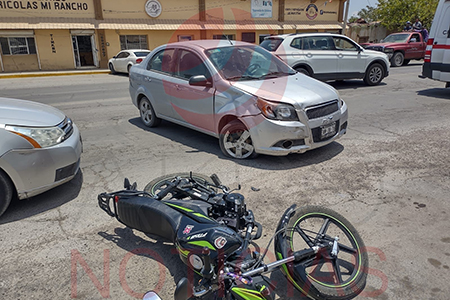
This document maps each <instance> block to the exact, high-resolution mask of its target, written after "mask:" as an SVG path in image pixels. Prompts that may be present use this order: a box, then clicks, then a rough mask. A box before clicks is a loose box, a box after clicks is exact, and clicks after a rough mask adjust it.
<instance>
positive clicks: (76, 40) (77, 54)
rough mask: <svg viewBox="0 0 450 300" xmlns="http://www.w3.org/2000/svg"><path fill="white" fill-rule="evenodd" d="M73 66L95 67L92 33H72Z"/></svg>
mask: <svg viewBox="0 0 450 300" xmlns="http://www.w3.org/2000/svg"><path fill="white" fill-rule="evenodd" d="M72 44H73V54H74V59H75V67H76V68H83V67H97V64H98V62H97V59H96V58H97V57H96V55H95V53H96V51H95V47H94V36H93V35H72Z"/></svg>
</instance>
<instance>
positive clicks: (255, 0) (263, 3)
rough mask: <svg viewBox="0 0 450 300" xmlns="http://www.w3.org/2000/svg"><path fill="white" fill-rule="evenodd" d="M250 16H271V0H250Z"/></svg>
mask: <svg viewBox="0 0 450 300" xmlns="http://www.w3.org/2000/svg"><path fill="white" fill-rule="evenodd" d="M251 10H252V18H272V0H252V8H251Z"/></svg>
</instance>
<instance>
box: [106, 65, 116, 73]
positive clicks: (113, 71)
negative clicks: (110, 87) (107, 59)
mask: <svg viewBox="0 0 450 300" xmlns="http://www.w3.org/2000/svg"><path fill="white" fill-rule="evenodd" d="M108 66H109V70H110V71H111V73H113V74H116V70H115V69H114V66H113V64H112V63H109V64H108Z"/></svg>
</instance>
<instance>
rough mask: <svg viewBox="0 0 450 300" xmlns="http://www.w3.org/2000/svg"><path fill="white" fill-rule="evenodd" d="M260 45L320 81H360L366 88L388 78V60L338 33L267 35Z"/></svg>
mask: <svg viewBox="0 0 450 300" xmlns="http://www.w3.org/2000/svg"><path fill="white" fill-rule="evenodd" d="M260 46H261V47H263V48H265V49H266V50H269V51H271V52H272V53H274V54H275V55H277V56H278V57H279V58H281V59H282V60H284V61H285V62H286V63H287V64H288V65H289V66H291V67H292V68H294V69H295V70H297V71H298V72H301V73H304V74H306V75H309V76H312V77H314V78H317V79H320V80H344V79H354V78H361V79H364V82H365V83H366V84H367V85H378V84H379V83H380V82H381V81H382V80H383V78H384V77H386V76H388V75H389V59H388V57H387V56H386V54H384V53H380V52H377V51H372V50H366V49H364V48H362V47H361V46H359V45H358V44H357V43H356V42H354V41H353V40H352V39H350V38H348V37H346V36H344V35H340V34H332V33H299V34H284V35H277V36H270V37H267V38H266V39H265V40H264V41H263V42H262V43H261V45H260Z"/></svg>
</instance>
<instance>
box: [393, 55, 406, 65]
mask: <svg viewBox="0 0 450 300" xmlns="http://www.w3.org/2000/svg"><path fill="white" fill-rule="evenodd" d="M404 59H405V56H404V55H403V53H401V52H395V53H394V56H392V58H391V66H393V67H400V66H401V65H403V61H404Z"/></svg>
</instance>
